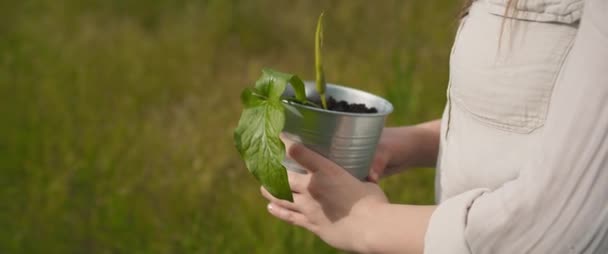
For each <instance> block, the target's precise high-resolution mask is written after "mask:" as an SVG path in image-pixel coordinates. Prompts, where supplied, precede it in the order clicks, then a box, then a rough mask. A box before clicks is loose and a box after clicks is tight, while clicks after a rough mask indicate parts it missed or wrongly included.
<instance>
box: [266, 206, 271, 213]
mask: <svg viewBox="0 0 608 254" xmlns="http://www.w3.org/2000/svg"><path fill="white" fill-rule="evenodd" d="M266 207H267V208H268V211H271V212H272V204H268V206H266Z"/></svg>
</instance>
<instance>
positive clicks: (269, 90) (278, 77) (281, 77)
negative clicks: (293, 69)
mask: <svg viewBox="0 0 608 254" xmlns="http://www.w3.org/2000/svg"><path fill="white" fill-rule="evenodd" d="M288 83H289V84H290V85H291V87H292V88H293V90H294V92H295V96H296V100H298V101H299V102H301V103H304V102H306V89H305V88H304V82H302V80H301V79H300V78H299V77H298V76H296V75H293V74H289V73H283V72H279V71H276V70H273V69H270V68H265V69H264V70H262V77H261V78H260V79H258V81H256V82H255V87H256V89H258V90H259V91H261V93H262V94H265V95H267V96H268V97H269V98H272V99H275V98H279V97H281V95H282V94H283V92H284V91H285V86H286V84H288Z"/></svg>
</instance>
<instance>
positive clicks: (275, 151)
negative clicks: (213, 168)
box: [234, 69, 307, 201]
mask: <svg viewBox="0 0 608 254" xmlns="http://www.w3.org/2000/svg"><path fill="white" fill-rule="evenodd" d="M287 84H290V85H291V86H292V87H293V89H294V91H295V98H294V100H296V101H298V102H300V103H306V101H307V100H306V92H305V90H304V83H303V82H302V80H301V79H300V78H298V77H297V76H295V75H292V74H287V73H282V72H278V71H275V70H272V69H264V70H263V72H262V77H261V78H260V79H258V81H256V82H255V87H254V88H246V89H245V90H244V91H243V92H242V93H241V102H242V103H243V107H244V109H243V113H242V114H241V119H240V120H239V124H238V126H237V128H236V130H235V131H234V140H235V143H236V147H237V149H238V150H239V153H240V154H241V157H242V158H243V160H245V164H246V166H247V168H248V169H249V171H250V172H251V173H252V174H253V175H254V176H255V178H257V179H258V181H260V182H261V183H262V185H263V186H264V187H265V188H266V189H267V190H268V192H270V193H272V195H274V196H275V197H277V198H280V199H285V200H290V201H293V197H292V195H291V188H290V187H289V183H288V182H287V171H286V169H285V167H284V166H283V165H282V164H281V163H282V162H283V159H284V158H285V145H284V144H283V142H281V139H280V138H279V134H280V133H281V131H282V130H283V126H284V125H285V107H284V106H283V104H282V102H281V100H282V98H281V96H282V94H283V92H284V91H285V88H286V87H287Z"/></svg>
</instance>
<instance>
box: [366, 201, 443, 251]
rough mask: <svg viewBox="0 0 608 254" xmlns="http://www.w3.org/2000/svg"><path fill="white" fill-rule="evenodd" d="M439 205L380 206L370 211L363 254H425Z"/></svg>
mask: <svg viewBox="0 0 608 254" xmlns="http://www.w3.org/2000/svg"><path fill="white" fill-rule="evenodd" d="M434 210H435V206H412V205H398V204H379V205H378V206H377V207H374V208H373V209H369V210H368V213H369V214H367V219H365V218H364V219H362V220H365V221H367V222H366V223H365V224H366V225H364V226H363V227H362V230H361V235H362V238H363V239H362V240H361V241H360V243H361V246H360V248H361V249H360V251H361V252H362V253H423V250H424V237H425V234H426V229H427V226H428V223H429V220H430V217H431V214H432V213H433V211H434Z"/></svg>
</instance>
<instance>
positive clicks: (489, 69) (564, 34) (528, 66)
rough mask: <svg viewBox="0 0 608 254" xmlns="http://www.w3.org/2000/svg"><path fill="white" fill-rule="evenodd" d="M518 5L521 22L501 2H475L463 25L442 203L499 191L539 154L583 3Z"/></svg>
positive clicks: (446, 119) (441, 174) (440, 185)
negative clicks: (478, 190) (472, 192)
mask: <svg viewBox="0 0 608 254" xmlns="http://www.w3.org/2000/svg"><path fill="white" fill-rule="evenodd" d="M520 2H521V3H520V4H521V5H518V11H517V12H516V13H515V15H516V16H517V17H518V18H517V19H506V20H505V18H504V17H503V16H502V15H501V14H503V13H504V7H505V5H506V3H504V1H503V0H486V1H477V2H475V3H474V4H473V6H472V7H471V9H470V11H469V14H468V15H467V16H466V17H465V18H464V19H463V21H462V22H461V25H460V28H459V30H458V33H457V35H456V39H455V42H454V46H453V49H452V55H451V60H450V84H449V88H448V103H447V105H446V109H445V112H444V116H443V120H442V127H441V151H440V155H439V159H438V172H437V184H436V186H437V199H438V201H441V200H444V199H446V198H449V197H451V196H454V195H457V194H459V193H462V192H464V191H467V190H470V189H474V188H480V187H485V188H489V189H495V188H497V187H500V186H501V185H502V184H504V183H506V182H508V181H509V180H512V179H515V178H516V177H517V176H518V174H519V170H520V169H521V167H522V165H523V164H524V163H526V162H527V161H529V160H530V159H532V158H534V157H535V156H537V154H539V149H540V148H539V147H538V145H537V144H538V140H539V138H540V137H541V136H542V134H543V124H544V120H545V116H546V114H547V107H548V105H549V104H550V103H551V95H552V91H553V85H554V83H555V80H556V77H557V75H558V74H559V72H560V69H561V66H562V63H563V60H564V58H565V56H566V55H567V53H568V51H569V49H570V46H571V45H572V42H573V39H574V37H575V36H576V32H577V27H578V23H577V20H578V19H579V18H580V15H581V13H580V11H581V9H582V0H565V1H559V0H529V1H524V0H520ZM501 6H502V9H501ZM501 29H504V31H503V32H502V35H501Z"/></svg>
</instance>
